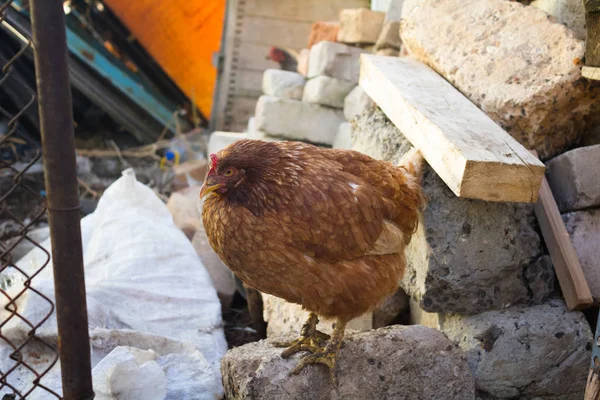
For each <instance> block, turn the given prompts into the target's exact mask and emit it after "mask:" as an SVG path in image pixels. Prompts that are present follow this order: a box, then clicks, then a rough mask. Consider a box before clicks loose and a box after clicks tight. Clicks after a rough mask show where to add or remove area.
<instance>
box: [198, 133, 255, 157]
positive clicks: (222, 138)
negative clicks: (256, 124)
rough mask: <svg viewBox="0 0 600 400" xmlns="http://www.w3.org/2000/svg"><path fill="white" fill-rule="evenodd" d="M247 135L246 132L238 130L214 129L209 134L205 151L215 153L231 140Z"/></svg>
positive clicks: (231, 141)
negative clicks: (223, 130)
mask: <svg viewBox="0 0 600 400" xmlns="http://www.w3.org/2000/svg"><path fill="white" fill-rule="evenodd" d="M247 136H248V135H247V134H246V133H240V132H222V131H215V132H213V133H211V134H210V138H209V139H208V146H207V152H208V154H212V153H216V152H218V151H219V150H222V149H224V148H225V147H227V146H229V145H230V144H231V143H233V142H237V141H238V140H242V139H246V137H247Z"/></svg>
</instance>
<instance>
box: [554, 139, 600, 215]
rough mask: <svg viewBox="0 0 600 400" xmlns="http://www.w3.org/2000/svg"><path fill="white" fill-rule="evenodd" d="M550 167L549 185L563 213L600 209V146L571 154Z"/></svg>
mask: <svg viewBox="0 0 600 400" xmlns="http://www.w3.org/2000/svg"><path fill="white" fill-rule="evenodd" d="M546 166H547V168H548V169H547V177H548V183H549V184H550V188H551V189H552V194H553V195H554V198H555V199H556V203H557V204H558V207H559V208H560V210H561V211H562V212H566V211H575V210H581V209H583V208H587V207H594V206H600V174H599V173H598V168H599V167H600V145H595V146H589V147H580V148H578V149H574V150H571V151H567V152H566V153H564V154H561V155H559V156H557V157H555V158H553V159H551V160H550V161H548V162H547V163H546Z"/></svg>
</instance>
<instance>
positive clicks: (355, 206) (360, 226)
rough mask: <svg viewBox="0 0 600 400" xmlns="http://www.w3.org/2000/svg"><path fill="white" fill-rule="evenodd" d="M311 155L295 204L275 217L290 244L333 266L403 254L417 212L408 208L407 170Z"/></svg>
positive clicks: (358, 158)
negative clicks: (364, 257)
mask: <svg viewBox="0 0 600 400" xmlns="http://www.w3.org/2000/svg"><path fill="white" fill-rule="evenodd" d="M308 154H309V156H310V157H311V162H310V163H309V164H308V165H307V166H306V167H305V168H304V173H303V174H301V176H300V177H299V179H300V182H299V190H298V192H297V193H295V194H294V198H293V200H292V204H290V205H289V207H285V208H284V209H282V210H281V211H280V212H279V213H278V215H277V218H280V221H281V225H282V229H284V230H286V231H288V233H289V236H288V237H290V238H291V242H292V245H293V246H294V247H295V248H296V249H298V250H300V251H302V252H303V253H304V254H306V255H308V256H310V257H314V258H318V259H325V260H329V261H339V260H352V259H356V258H359V257H362V256H364V255H380V254H393V253H397V252H399V251H401V250H402V248H403V246H404V243H405V242H406V237H407V236H409V235H410V233H412V230H414V226H415V224H416V212H417V211H416V209H415V210H410V211H409V209H411V208H412V205H410V204H405V200H406V199H407V198H410V197H411V196H409V195H407V193H406V192H409V191H410V189H409V188H408V187H405V186H406V185H407V180H408V178H407V177H406V176H405V173H404V172H403V170H401V169H399V168H395V167H393V166H392V165H391V164H388V163H383V162H379V161H376V160H374V159H372V158H370V157H366V156H364V155H362V154H360V153H352V152H333V151H324V150H321V149H318V150H315V151H309V152H308ZM404 213H406V215H403V214H404ZM413 220H414V222H413ZM409 231H410V232H409Z"/></svg>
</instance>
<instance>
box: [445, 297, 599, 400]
mask: <svg viewBox="0 0 600 400" xmlns="http://www.w3.org/2000/svg"><path fill="white" fill-rule="evenodd" d="M439 325H440V329H441V331H442V332H444V333H445V334H446V336H448V338H449V339H450V340H452V341H454V342H455V343H457V344H458V345H459V346H460V347H461V348H462V349H463V350H464V351H465V353H466V355H467V358H468V360H469V366H470V367H471V370H472V371H473V375H474V376H475V385H476V387H477V390H478V393H479V395H480V396H481V397H482V398H483V399H552V400H571V399H572V400H579V399H582V398H583V394H584V390H585V384H586V379H587V374H588V369H589V363H590V357H591V346H592V340H593V336H592V331H591V329H590V326H589V324H588V323H587V321H586V320H585V317H584V315H583V314H582V313H581V312H578V311H573V312H571V311H568V310H567V308H566V306H565V303H564V302H563V301H562V300H557V299H555V300H551V301H550V302H548V303H546V304H543V305H539V306H534V307H513V308H509V309H506V310H503V311H489V312H485V313H482V314H478V315H473V316H460V315H440V317H439Z"/></svg>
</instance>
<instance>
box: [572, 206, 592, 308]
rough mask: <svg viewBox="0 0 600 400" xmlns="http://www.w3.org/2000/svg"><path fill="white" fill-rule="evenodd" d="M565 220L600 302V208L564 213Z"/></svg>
mask: <svg viewBox="0 0 600 400" xmlns="http://www.w3.org/2000/svg"><path fill="white" fill-rule="evenodd" d="M563 220H564V221H565V225H566V227H567V232H569V236H570V238H571V242H572V243H573V247H575V252H576V253H577V256H578V257H579V262H580V263H581V268H583V273H584V275H585V278H586V281H587V282H588V285H589V287H590V290H591V292H592V296H593V297H594V302H595V303H596V304H600V263H599V261H598V260H600V209H592V210H586V211H577V212H572V213H568V214H564V215H563Z"/></svg>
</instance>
